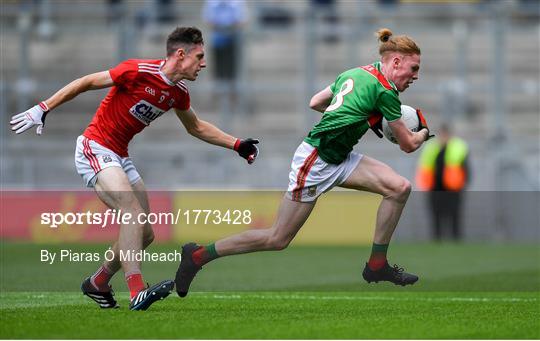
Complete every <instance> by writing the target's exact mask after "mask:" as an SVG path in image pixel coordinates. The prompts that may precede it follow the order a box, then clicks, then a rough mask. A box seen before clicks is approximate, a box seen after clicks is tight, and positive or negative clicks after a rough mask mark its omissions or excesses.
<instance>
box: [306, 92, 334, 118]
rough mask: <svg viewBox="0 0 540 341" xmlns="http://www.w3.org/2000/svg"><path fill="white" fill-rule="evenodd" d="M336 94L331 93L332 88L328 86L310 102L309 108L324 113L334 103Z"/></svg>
mask: <svg viewBox="0 0 540 341" xmlns="http://www.w3.org/2000/svg"><path fill="white" fill-rule="evenodd" d="M333 97H334V94H333V93H332V91H330V86H327V87H326V88H324V89H323V90H321V91H319V92H317V93H316V94H315V95H313V97H311V100H310V101H309V107H310V108H311V109H313V110H315V111H318V112H321V113H324V112H325V111H326V108H328V106H329V105H330V103H331V102H332V98H333Z"/></svg>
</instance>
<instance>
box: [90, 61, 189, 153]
mask: <svg viewBox="0 0 540 341" xmlns="http://www.w3.org/2000/svg"><path fill="white" fill-rule="evenodd" d="M164 63H165V61H164V60H142V59H129V60H126V61H124V62H122V63H120V64H119V65H118V66H116V67H114V68H112V69H110V70H109V73H110V75H111V78H112V80H113V81H114V86H113V87H112V89H111V90H110V91H109V93H108V94H107V97H105V99H104V100H103V101H102V102H101V104H100V106H99V108H98V109H97V111H96V114H95V116H94V118H93V119H92V122H90V124H89V125H88V127H87V128H86V130H85V131H84V133H83V135H84V136H85V137H86V138H88V139H91V140H94V141H96V142H98V143H99V144H101V145H103V146H105V147H107V148H109V149H111V150H112V151H114V152H115V153H117V154H118V155H119V156H121V157H127V156H128V143H129V141H131V139H132V138H133V136H134V135H135V134H138V133H139V132H141V130H143V129H144V128H145V127H147V126H148V125H149V124H150V123H151V122H152V121H153V120H155V119H156V118H158V117H160V116H161V115H163V113H165V112H166V111H168V110H169V109H171V108H177V109H180V110H188V109H189V107H190V99H189V92H188V89H187V86H186V84H185V83H184V82H183V81H180V82H178V83H173V82H171V81H170V80H169V79H167V77H165V75H164V74H163V73H162V72H161V70H160V68H161V66H162V65H163V64H164Z"/></svg>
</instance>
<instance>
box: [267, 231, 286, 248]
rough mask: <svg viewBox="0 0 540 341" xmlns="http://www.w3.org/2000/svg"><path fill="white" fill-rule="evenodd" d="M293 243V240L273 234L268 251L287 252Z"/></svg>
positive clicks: (269, 240) (268, 244) (268, 242)
mask: <svg viewBox="0 0 540 341" xmlns="http://www.w3.org/2000/svg"><path fill="white" fill-rule="evenodd" d="M290 243H291V238H288V237H287V236H280V235H277V234H273V235H271V236H270V237H269V238H268V241H267V249H268V250H273V251H281V250H285V249H286V248H287V246H289V244H290Z"/></svg>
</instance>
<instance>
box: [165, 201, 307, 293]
mask: <svg viewBox="0 0 540 341" xmlns="http://www.w3.org/2000/svg"><path fill="white" fill-rule="evenodd" d="M314 207H315V202H311V203H305V202H296V201H292V200H289V199H288V198H287V197H285V196H284V197H283V199H282V200H281V204H280V207H279V210H278V214H277V218H276V220H275V221H274V224H273V225H272V227H270V228H268V229H254V230H247V231H244V232H241V233H238V234H235V235H233V236H230V237H227V238H224V239H221V240H219V241H217V242H216V243H215V244H212V245H210V246H208V247H200V246H198V245H197V244H195V243H189V244H186V245H184V246H183V247H182V261H181V262H180V266H179V268H178V271H177V272H176V279H175V282H176V292H177V293H178V295H179V296H180V297H185V296H186V295H187V293H188V290H189V286H190V284H191V282H192V281H193V278H194V277H195V275H196V274H197V272H198V271H199V270H200V269H201V267H202V266H203V265H204V264H206V263H208V262H210V261H211V260H213V259H215V258H217V257H218V255H219V257H223V256H230V255H236V254H241V253H248V252H255V251H271V250H283V249H285V248H286V247H287V246H288V245H289V243H290V242H291V241H292V240H293V239H294V237H295V236H296V234H297V233H298V231H299V230H300V228H302V226H303V225H304V223H305V222H306V220H307V219H308V217H309V215H310V214H311V211H313V208H314Z"/></svg>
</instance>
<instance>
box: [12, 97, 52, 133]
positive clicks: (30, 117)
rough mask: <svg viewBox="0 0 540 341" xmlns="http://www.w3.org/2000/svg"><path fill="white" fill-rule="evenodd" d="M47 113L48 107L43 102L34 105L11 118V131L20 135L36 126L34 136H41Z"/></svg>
mask: <svg viewBox="0 0 540 341" xmlns="http://www.w3.org/2000/svg"><path fill="white" fill-rule="evenodd" d="M48 112H49V107H48V106H47V104H45V102H41V103H39V104H38V105H34V106H33V107H32V108H30V109H28V110H26V111H25V112H22V113H20V114H17V115H14V116H13V117H11V121H10V122H9V123H10V124H11V130H14V131H15V133H17V134H20V133H22V132H25V131H26V130H28V129H30V128H32V127H33V126H35V125H37V129H36V134H38V135H41V133H42V132H43V127H44V126H45V117H46V116H47V113H48Z"/></svg>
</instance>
